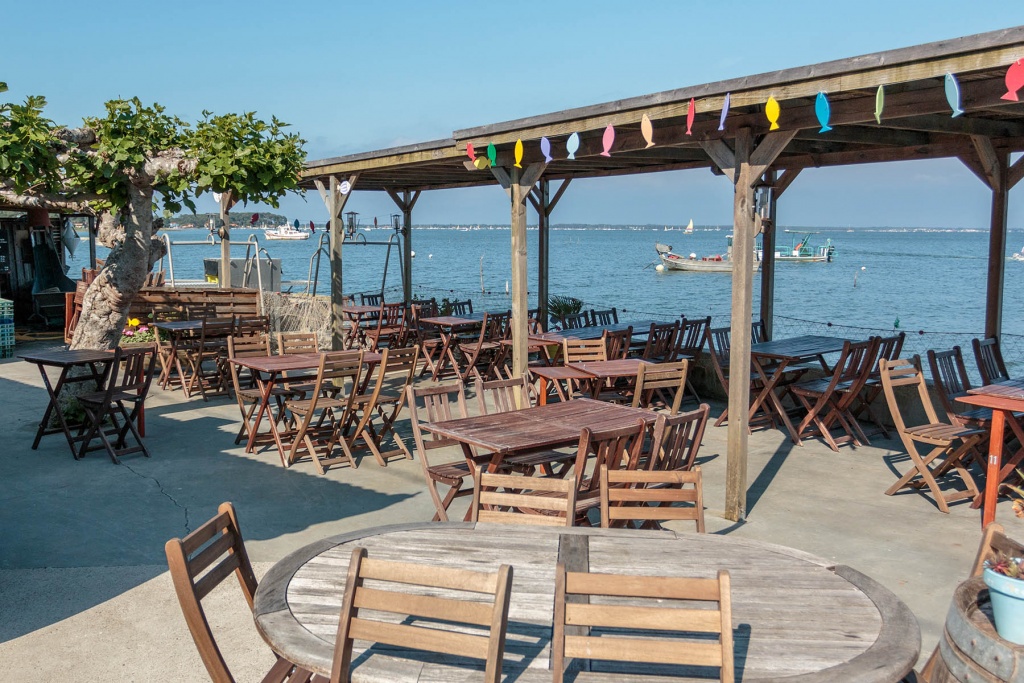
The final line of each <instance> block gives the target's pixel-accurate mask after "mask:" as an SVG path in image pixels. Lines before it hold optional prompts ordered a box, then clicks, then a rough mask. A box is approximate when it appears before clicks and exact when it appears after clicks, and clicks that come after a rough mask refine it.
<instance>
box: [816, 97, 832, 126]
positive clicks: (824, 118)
mask: <svg viewBox="0 0 1024 683" xmlns="http://www.w3.org/2000/svg"><path fill="white" fill-rule="evenodd" d="M814 113H815V115H816V116H817V117H818V123H820V124H821V130H819V131H818V132H819V133H827V132H829V131H830V130H832V126H830V125H828V120H829V118H830V117H831V116H832V107H830V106H829V104H828V96H827V95H826V94H825V93H823V92H819V93H818V97H817V98H815V100H814Z"/></svg>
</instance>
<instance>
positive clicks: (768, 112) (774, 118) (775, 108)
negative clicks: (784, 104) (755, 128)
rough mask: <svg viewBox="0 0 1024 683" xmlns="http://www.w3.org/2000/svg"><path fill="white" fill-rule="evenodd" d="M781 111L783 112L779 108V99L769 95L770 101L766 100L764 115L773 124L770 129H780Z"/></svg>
mask: <svg viewBox="0 0 1024 683" xmlns="http://www.w3.org/2000/svg"><path fill="white" fill-rule="evenodd" d="M780 113H781V110H780V108H779V103H778V101H776V99H775V98H774V97H769V98H768V102H766V103H765V105H764V115H765V117H767V119H768V123H770V124H772V125H771V126H770V127H769V128H768V130H778V129H779V114H780Z"/></svg>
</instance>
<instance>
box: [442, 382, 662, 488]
mask: <svg viewBox="0 0 1024 683" xmlns="http://www.w3.org/2000/svg"><path fill="white" fill-rule="evenodd" d="M657 418H658V414H657V413H655V412H654V411H652V410H641V409H639V408H631V407H628V406H620V405H615V404H613V403H604V402H602V401H595V400H593V399H589V398H581V399H578V400H576V401H566V402H564V403H553V404H550V405H544V406H536V407H534V408H526V409H524V410H513V411H510V412H505V413H495V414H493V415H477V416H474V417H465V418H460V419H457V420H445V421H443V422H428V423H426V424H424V425H422V429H424V430H425V431H428V432H431V433H433V434H437V435H438V436H442V437H446V438H449V439H454V440H455V441H458V442H459V443H460V444H461V445H462V452H463V454H464V455H465V456H466V460H467V462H470V463H473V451H472V448H473V447H476V448H479V449H481V450H483V451H486V452H488V453H490V454H491V462H490V463H489V464H488V469H489V470H490V471H491V472H496V471H497V470H498V468H499V467H500V466H501V461H502V460H503V459H504V458H505V456H508V455H512V454H516V453H530V452H533V451H539V450H542V449H549V448H560V447H563V446H570V445H573V444H576V443H577V442H579V440H580V432H582V431H583V428H584V427H589V428H591V429H614V428H618V427H628V426H630V425H635V424H636V423H637V421H638V420H644V421H645V422H647V423H648V424H650V423H653V422H654V421H655V420H656V419H657Z"/></svg>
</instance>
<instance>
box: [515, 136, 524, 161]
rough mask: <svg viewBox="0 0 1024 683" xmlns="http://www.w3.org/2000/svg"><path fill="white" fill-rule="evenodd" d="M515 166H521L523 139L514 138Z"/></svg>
mask: <svg viewBox="0 0 1024 683" xmlns="http://www.w3.org/2000/svg"><path fill="white" fill-rule="evenodd" d="M515 166H516V168H522V167H523V141H522V140H516V163H515Z"/></svg>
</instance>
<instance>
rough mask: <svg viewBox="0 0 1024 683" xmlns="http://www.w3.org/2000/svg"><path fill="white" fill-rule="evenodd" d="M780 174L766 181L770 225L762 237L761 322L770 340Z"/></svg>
mask: <svg viewBox="0 0 1024 683" xmlns="http://www.w3.org/2000/svg"><path fill="white" fill-rule="evenodd" d="M777 177H778V173H777V172H775V171H768V172H767V173H765V180H766V181H768V184H769V186H770V187H771V189H770V190H769V191H768V193H769V194H768V224H767V229H766V230H765V231H764V234H763V235H762V236H761V254H762V256H761V320H763V321H764V331H765V334H766V335H767V337H768V339H773V338H774V327H775V237H776V235H777V233H778V225H777V223H776V222H775V209H776V204H777V200H778V198H777V197H776V196H775V180H776V178H777Z"/></svg>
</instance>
